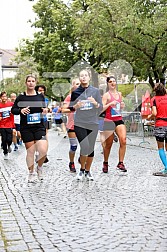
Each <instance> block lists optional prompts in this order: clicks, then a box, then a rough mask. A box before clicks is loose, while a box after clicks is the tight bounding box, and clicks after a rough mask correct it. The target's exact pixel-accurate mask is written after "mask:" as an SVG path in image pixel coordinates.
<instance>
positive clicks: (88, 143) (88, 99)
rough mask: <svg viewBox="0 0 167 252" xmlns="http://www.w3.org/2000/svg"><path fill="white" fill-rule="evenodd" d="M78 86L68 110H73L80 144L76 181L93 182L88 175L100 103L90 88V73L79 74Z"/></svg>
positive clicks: (97, 91)
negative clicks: (86, 180) (78, 170)
mask: <svg viewBox="0 0 167 252" xmlns="http://www.w3.org/2000/svg"><path fill="white" fill-rule="evenodd" d="M79 80H80V83H81V84H80V86H79V87H78V88H77V89H76V90H75V91H73V92H72V94H71V103H70V109H71V110H75V111H76V113H75V116H74V130H75V133H76V136H77V139H78V142H79V144H80V158H79V160H80V164H81V167H80V172H79V173H78V175H77V179H78V180H83V178H84V176H85V177H86V178H87V179H88V180H94V179H93V176H92V174H91V173H90V168H91V164H92V161H93V157H94V146H95V141H96V137H97V134H98V123H99V122H98V116H99V114H100V112H101V111H102V101H101V96H100V92H99V89H97V88H95V87H93V86H91V85H90V84H89V82H90V73H89V71H88V70H82V71H81V72H80V73H79Z"/></svg>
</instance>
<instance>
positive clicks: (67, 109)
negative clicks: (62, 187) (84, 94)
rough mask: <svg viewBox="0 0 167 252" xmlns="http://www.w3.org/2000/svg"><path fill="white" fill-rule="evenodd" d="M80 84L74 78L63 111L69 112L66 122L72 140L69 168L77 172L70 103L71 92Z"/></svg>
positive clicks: (75, 145)
mask: <svg viewBox="0 0 167 252" xmlns="http://www.w3.org/2000/svg"><path fill="white" fill-rule="evenodd" d="M79 85H80V81H79V79H73V80H72V87H71V91H70V94H69V95H67V97H66V98H65V100H64V103H63V108H62V113H67V114H68V120H67V124H66V128H67V132H68V139H69V142H70V150H69V159H70V162H69V169H70V171H71V172H76V169H75V164H74V157H75V152H76V149H77V138H76V135H75V131H74V112H73V111H70V109H69V108H68V107H69V104H70V101H71V93H72V92H73V91H74V90H75V89H76V88H77V87H78V86H79Z"/></svg>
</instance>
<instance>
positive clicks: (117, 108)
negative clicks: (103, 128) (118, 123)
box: [111, 102, 121, 117]
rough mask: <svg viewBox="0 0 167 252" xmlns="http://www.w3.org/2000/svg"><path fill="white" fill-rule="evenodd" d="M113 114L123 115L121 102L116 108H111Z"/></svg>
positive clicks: (113, 115)
mask: <svg viewBox="0 0 167 252" xmlns="http://www.w3.org/2000/svg"><path fill="white" fill-rule="evenodd" d="M111 116H112V117H115V116H121V104H120V103H119V102H118V103H117V104H116V105H115V108H111Z"/></svg>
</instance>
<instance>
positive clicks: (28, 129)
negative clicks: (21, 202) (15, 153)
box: [11, 74, 48, 182]
mask: <svg viewBox="0 0 167 252" xmlns="http://www.w3.org/2000/svg"><path fill="white" fill-rule="evenodd" d="M36 83H37V79H36V77H35V76H34V75H31V74H30V75H28V76H27V77H26V81H25V84H26V91H25V92H24V93H22V94H20V95H19V96H18V97H17V98H16V100H15V102H14V105H13V107H12V110H11V111H12V113H13V114H14V115H18V114H20V132H21V136H22V140H23V142H24V143H25V147H26V150H27V156H26V162H27V166H28V169H29V177H28V182H35V181H36V176H35V175H36V174H35V172H34V154H35V151H37V152H38V153H39V160H38V166H37V174H38V178H39V179H40V180H43V169H42V165H43V162H44V161H45V158H46V153H47V149H48V142H47V140H46V128H45V127H44V125H43V123H42V121H41V119H42V114H46V113H47V108H45V99H44V96H43V95H42V94H38V93H37V92H36V91H35V85H36Z"/></svg>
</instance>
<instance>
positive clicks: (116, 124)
mask: <svg viewBox="0 0 167 252" xmlns="http://www.w3.org/2000/svg"><path fill="white" fill-rule="evenodd" d="M107 89H108V92H106V93H105V94H104V95H103V98H102V102H103V111H105V118H104V126H103V132H102V134H101V141H102V146H103V155H104V162H103V172H104V173H107V172H108V158H109V155H110V151H111V147H112V144H113V140H114V134H113V133H114V131H115V132H116V134H117V136H118V139H119V144H120V147H119V163H118V165H117V168H118V169H119V170H120V171H122V172H126V171H127V169H126V168H125V165H124V163H123V161H124V157H125V151H126V126H125V125H124V122H123V120H122V115H121V109H123V108H124V106H125V104H124V102H123V101H122V94H121V92H118V91H117V89H116V80H115V78H114V77H113V76H110V77H107Z"/></svg>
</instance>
